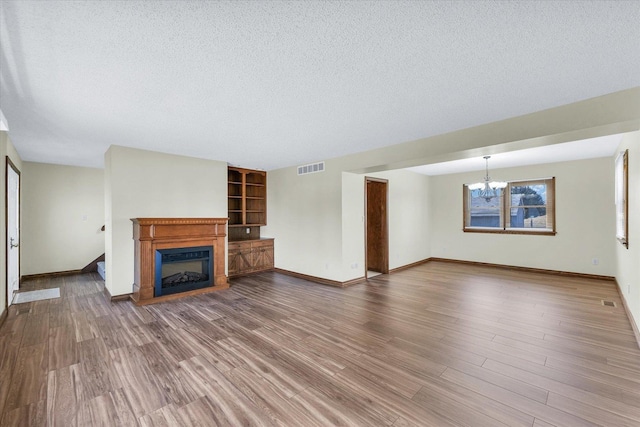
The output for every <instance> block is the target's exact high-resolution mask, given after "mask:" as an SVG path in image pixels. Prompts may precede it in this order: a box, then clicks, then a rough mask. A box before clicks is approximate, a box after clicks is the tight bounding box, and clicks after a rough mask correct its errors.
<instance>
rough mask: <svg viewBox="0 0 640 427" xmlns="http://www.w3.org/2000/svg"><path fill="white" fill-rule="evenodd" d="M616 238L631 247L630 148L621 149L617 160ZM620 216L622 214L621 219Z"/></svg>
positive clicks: (615, 189)
mask: <svg viewBox="0 0 640 427" xmlns="http://www.w3.org/2000/svg"><path fill="white" fill-rule="evenodd" d="M614 197H615V202H616V239H617V240H618V241H619V242H620V243H621V244H622V245H623V246H624V247H625V248H627V249H629V150H624V151H621V152H620V153H619V154H618V155H617V156H616V162H615V188H614ZM619 216H622V218H621V219H619Z"/></svg>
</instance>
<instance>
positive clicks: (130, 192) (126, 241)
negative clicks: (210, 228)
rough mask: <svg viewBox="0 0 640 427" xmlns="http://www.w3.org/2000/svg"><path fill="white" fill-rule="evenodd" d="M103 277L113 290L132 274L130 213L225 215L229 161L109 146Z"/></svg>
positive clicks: (122, 288)
mask: <svg viewBox="0 0 640 427" xmlns="http://www.w3.org/2000/svg"><path fill="white" fill-rule="evenodd" d="M104 185H105V187H104V189H105V190H104V192H105V201H104V206H105V220H106V236H105V238H106V244H105V248H106V253H105V254H106V256H105V260H106V281H105V286H106V288H107V290H108V291H109V292H110V293H111V295H112V296H116V295H124V294H129V293H131V292H132V290H133V280H134V259H133V257H134V243H133V225H132V223H131V218H170V217H173V218H182V217H184V218H189V217H190V218H226V217H227V163H225V162H219V161H213V160H203V159H196V158H192V157H184V156H175V155H169V154H163V153H157V152H153V151H145V150H137V149H133V148H126V147H120V146H111V147H110V148H109V150H108V151H107V153H106V154H105V182H104Z"/></svg>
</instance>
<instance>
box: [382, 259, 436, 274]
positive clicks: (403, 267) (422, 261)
mask: <svg viewBox="0 0 640 427" xmlns="http://www.w3.org/2000/svg"><path fill="white" fill-rule="evenodd" d="M429 261H431V258H425V259H423V260H420V261H416V262H412V263H411V264H407V265H403V266H402V267H396V268H392V269H391V270H389V274H393V273H397V272H399V271H402V270H407V269H409V268H413V267H417V266H419V265H422V264H426V263H428V262H429Z"/></svg>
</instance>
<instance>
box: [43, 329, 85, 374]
mask: <svg viewBox="0 0 640 427" xmlns="http://www.w3.org/2000/svg"><path fill="white" fill-rule="evenodd" d="M76 363H78V351H77V342H76V334H75V331H74V330H73V327H72V326H58V327H57V328H51V329H50V330H49V370H50V371H53V370H56V369H60V368H64V367H65V366H70V365H74V364H76Z"/></svg>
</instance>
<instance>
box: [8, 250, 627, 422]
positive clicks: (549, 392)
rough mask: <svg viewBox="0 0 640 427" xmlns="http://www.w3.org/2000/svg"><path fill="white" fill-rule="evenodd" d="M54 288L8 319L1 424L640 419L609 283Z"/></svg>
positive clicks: (70, 282)
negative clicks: (197, 290)
mask: <svg viewBox="0 0 640 427" xmlns="http://www.w3.org/2000/svg"><path fill="white" fill-rule="evenodd" d="M49 287H60V291H61V298H58V299H52V300H45V301H36V302H31V303H26V304H19V305H13V306H11V307H10V309H9V313H8V318H7V321H6V322H5V323H4V325H3V326H2V328H0V425H2V426H3V427H4V426H65V427H74V426H78V427H85V426H144V427H146V426H215V425H223V426H253V425H256V426H303V427H307V426H397V427H400V426H473V427H481V426H488V427H496V426H529V427H531V426H535V427H548V426H557V427H565V426H596V425H600V426H607V427H609V426H639V425H640V350H639V349H638V346H637V343H636V341H635V339H634V335H633V331H632V329H631V326H630V324H629V321H628V319H627V317H626V315H625V311H624V308H623V307H622V304H621V301H620V298H619V295H618V293H617V290H616V288H615V284H614V283H613V282H609V281H600V280H594V279H580V278H570V277H559V276H552V275H546V274H538V273H530V272H518V271H510V270H504V269H497V268H491V267H480V266H472V265H458V264H450V263H442V262H429V263H426V264H423V265H420V266H417V267H414V268H411V269H407V270H404V271H401V272H398V273H394V274H392V275H380V276H376V277H375V278H372V279H370V280H369V281H368V282H367V283H363V284H358V285H354V286H352V287H349V288H346V289H340V288H332V287H327V286H322V285H317V284H313V283H310V282H307V281H304V280H302V279H298V278H292V277H289V276H285V275H282V274H279V273H272V272H270V273H262V274H259V275H254V276H247V277H243V278H238V279H234V280H232V281H231V288H230V289H228V290H223V291H220V292H214V293H209V294H203V295H199V296H195V297H188V298H183V299H180V300H176V301H170V302H166V303H161V304H154V305H148V306H144V307H136V306H135V305H133V304H132V303H131V302H129V301H123V302H115V303H111V302H109V301H108V300H107V299H106V298H105V296H104V293H103V287H104V284H103V282H102V281H101V280H99V277H98V276H97V275H95V274H85V275H77V276H69V277H59V278H52V279H46V280H45V279H41V280H34V281H30V282H27V283H25V284H24V285H23V287H22V290H33V289H43V288H49ZM603 300H606V301H613V302H615V305H616V306H615V307H611V306H606V305H603V304H602V301H603Z"/></svg>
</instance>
